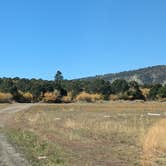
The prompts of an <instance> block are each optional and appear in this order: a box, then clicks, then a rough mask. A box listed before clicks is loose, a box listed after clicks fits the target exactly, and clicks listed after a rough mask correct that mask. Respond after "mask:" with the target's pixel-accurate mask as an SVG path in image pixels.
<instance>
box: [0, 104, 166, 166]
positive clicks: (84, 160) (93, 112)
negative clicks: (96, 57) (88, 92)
mask: <svg viewBox="0 0 166 166" xmlns="http://www.w3.org/2000/svg"><path fill="white" fill-rule="evenodd" d="M5 124H6V128H5V130H4V129H3V132H5V133H6V135H7V136H8V139H9V141H10V142H11V143H12V145H13V146H14V147H15V148H16V150H17V151H19V152H20V153H22V154H24V155H25V156H26V158H27V160H28V161H29V163H30V164H31V165H34V166H54V165H55V166H56V165H67V166H68V165H69V166H70V165H71V166H94V165H95V166H133V165H144V166H148V165H159V166H165V165H166V131H165V128H164V127H165V126H166V103H157V102H147V103H141V102H138V103H137V102H111V103H105V104H59V105H54V104H50V105H49V104H40V105H36V106H33V107H31V108H30V109H29V110H28V111H27V110H25V111H21V112H15V113H14V114H10V116H8V118H7V119H6V121H5Z"/></svg>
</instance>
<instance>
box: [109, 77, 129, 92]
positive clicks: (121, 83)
mask: <svg viewBox="0 0 166 166" xmlns="http://www.w3.org/2000/svg"><path fill="white" fill-rule="evenodd" d="M111 89H112V92H113V93H115V94H118V93H124V92H126V91H128V90H129V85H128V83H127V81H126V80H123V79H118V80H115V81H114V82H113V83H112V84H111Z"/></svg>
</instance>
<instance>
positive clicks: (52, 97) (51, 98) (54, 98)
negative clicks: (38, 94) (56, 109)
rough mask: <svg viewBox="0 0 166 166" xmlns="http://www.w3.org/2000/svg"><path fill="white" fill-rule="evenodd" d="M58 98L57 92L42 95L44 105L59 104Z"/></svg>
mask: <svg viewBox="0 0 166 166" xmlns="http://www.w3.org/2000/svg"><path fill="white" fill-rule="evenodd" d="M59 96H60V94H59V92H57V91H55V92H46V93H45V94H44V98H43V102H46V103H54V102H60V99H59Z"/></svg>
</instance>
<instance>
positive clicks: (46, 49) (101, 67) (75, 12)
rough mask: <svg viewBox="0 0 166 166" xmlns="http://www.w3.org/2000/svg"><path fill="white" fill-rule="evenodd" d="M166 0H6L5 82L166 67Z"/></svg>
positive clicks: (1, 33)
mask: <svg viewBox="0 0 166 166" xmlns="http://www.w3.org/2000/svg"><path fill="white" fill-rule="evenodd" d="M165 9H166V1H165V0H14V1H13V0H1V1H0V61H1V64H0V77H16V76H18V77H26V78H34V77H35V78H42V79H49V80H51V79H53V78H54V75H55V73H56V71H57V70H60V71H61V72H62V73H63V75H64V77H65V78H66V79H73V78H80V77H85V76H93V75H100V74H106V73H114V72H119V71H124V70H132V69H137V68H143V67H147V66H154V65H161V64H162V65H163V64H166V10H165Z"/></svg>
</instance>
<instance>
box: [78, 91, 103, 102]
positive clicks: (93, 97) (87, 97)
mask: <svg viewBox="0 0 166 166" xmlns="http://www.w3.org/2000/svg"><path fill="white" fill-rule="evenodd" d="M102 99H103V97H102V95H100V94H90V93H87V92H82V93H80V94H79V95H78V96H77V97H76V101H85V102H95V101H99V100H102Z"/></svg>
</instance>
